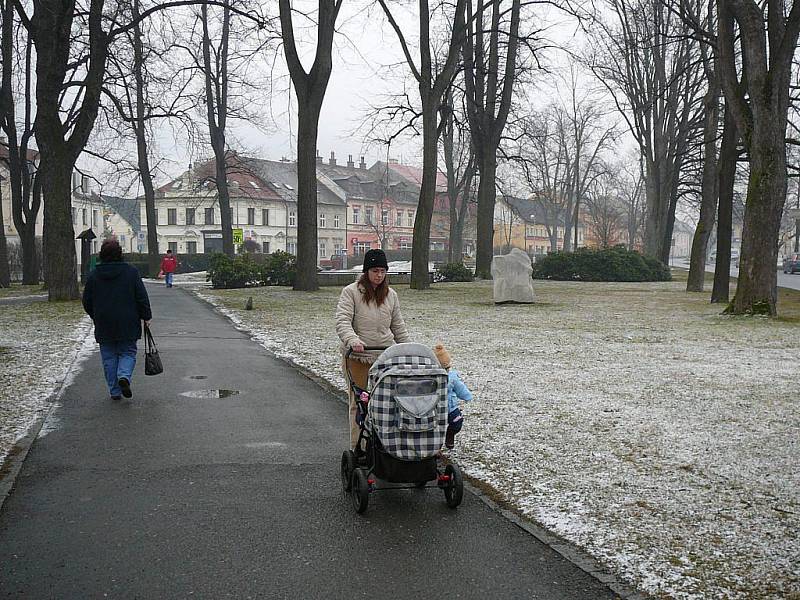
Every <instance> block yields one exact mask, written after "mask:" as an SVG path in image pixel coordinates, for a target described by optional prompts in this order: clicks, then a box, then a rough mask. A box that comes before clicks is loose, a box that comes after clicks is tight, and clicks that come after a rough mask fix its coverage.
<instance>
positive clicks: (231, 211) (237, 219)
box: [230, 206, 239, 223]
mask: <svg viewBox="0 0 800 600" xmlns="http://www.w3.org/2000/svg"><path fill="white" fill-rule="evenodd" d="M230 215H231V223H238V222H239V216H238V215H237V216H236V220H235V221H234V219H233V207H232V206H231V207H230Z"/></svg>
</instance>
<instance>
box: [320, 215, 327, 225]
mask: <svg viewBox="0 0 800 600" xmlns="http://www.w3.org/2000/svg"><path fill="white" fill-rule="evenodd" d="M326 222H327V220H326V217H325V213H321V214H320V215H319V226H320V227H325V223H326Z"/></svg>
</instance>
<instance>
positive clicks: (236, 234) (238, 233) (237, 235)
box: [233, 229, 244, 244]
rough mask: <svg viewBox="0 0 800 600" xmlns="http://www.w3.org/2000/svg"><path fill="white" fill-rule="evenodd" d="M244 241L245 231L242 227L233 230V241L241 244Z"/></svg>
mask: <svg viewBox="0 0 800 600" xmlns="http://www.w3.org/2000/svg"><path fill="white" fill-rule="evenodd" d="M243 242H244V232H243V230H242V229H234V230H233V243H234V244H241V243H243Z"/></svg>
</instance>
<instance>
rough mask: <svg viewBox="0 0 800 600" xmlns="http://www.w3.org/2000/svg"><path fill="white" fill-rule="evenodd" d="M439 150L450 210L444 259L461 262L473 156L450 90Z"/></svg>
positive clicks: (469, 201)
mask: <svg viewBox="0 0 800 600" xmlns="http://www.w3.org/2000/svg"><path fill="white" fill-rule="evenodd" d="M445 106H446V109H445V111H446V115H445V117H444V131H443V132H442V152H443V155H444V165H445V174H446V176H447V203H448V210H449V213H450V232H449V244H448V256H447V260H448V262H450V263H460V262H462V255H463V247H464V225H465V222H466V218H467V214H468V211H469V206H470V204H471V203H472V202H473V200H472V198H471V194H470V192H471V190H472V180H473V178H474V176H475V158H474V153H473V152H472V144H471V140H470V139H469V138H470V134H469V131H468V130H467V128H466V127H465V123H463V122H462V121H460V120H459V119H457V118H456V111H455V103H454V101H453V90H452V89H451V90H450V91H449V92H448V93H447V101H446V104H445Z"/></svg>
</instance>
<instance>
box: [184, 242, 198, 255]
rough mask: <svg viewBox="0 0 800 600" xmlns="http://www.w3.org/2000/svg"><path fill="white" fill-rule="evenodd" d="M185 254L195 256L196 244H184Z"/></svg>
mask: <svg viewBox="0 0 800 600" xmlns="http://www.w3.org/2000/svg"><path fill="white" fill-rule="evenodd" d="M186 254H197V242H186Z"/></svg>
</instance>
